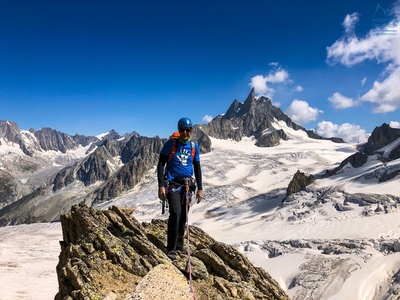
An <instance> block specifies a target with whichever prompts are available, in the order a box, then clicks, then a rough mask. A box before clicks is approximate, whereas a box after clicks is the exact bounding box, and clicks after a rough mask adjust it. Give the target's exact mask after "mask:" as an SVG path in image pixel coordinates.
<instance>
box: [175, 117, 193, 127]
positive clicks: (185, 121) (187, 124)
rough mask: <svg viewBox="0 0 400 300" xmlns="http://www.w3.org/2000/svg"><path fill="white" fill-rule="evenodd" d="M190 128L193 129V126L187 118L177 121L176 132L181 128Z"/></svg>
mask: <svg viewBox="0 0 400 300" xmlns="http://www.w3.org/2000/svg"><path fill="white" fill-rule="evenodd" d="M192 127H193V124H192V121H191V120H190V119H189V118H181V119H180V120H179V121H178V130H179V129H181V128H192Z"/></svg>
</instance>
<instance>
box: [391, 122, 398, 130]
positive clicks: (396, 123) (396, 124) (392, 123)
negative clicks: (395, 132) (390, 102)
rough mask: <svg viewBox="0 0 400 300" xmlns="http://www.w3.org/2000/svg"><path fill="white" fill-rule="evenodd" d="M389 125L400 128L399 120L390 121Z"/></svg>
mask: <svg viewBox="0 0 400 300" xmlns="http://www.w3.org/2000/svg"><path fill="white" fill-rule="evenodd" d="M389 126H390V127H392V128H397V129H400V122H396V121H391V122H390V124H389Z"/></svg>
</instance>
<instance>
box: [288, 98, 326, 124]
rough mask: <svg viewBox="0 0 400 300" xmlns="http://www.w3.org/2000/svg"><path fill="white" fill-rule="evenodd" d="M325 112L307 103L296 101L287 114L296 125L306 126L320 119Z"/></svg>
mask: <svg viewBox="0 0 400 300" xmlns="http://www.w3.org/2000/svg"><path fill="white" fill-rule="evenodd" d="M322 113H323V111H322V110H319V109H318V108H314V107H310V106H309V105H308V103H307V102H306V101H303V100H298V99H295V100H293V102H292V104H290V106H289V108H288V109H287V111H286V114H287V115H288V116H289V117H290V118H291V119H292V120H293V121H294V122H296V123H299V124H306V123H308V122H311V121H315V120H317V119H318V117H319V115H320V114H322Z"/></svg>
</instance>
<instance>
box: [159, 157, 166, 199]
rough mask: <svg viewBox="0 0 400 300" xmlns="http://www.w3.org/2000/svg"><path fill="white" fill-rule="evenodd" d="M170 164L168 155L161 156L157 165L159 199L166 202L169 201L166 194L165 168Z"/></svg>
mask: <svg viewBox="0 0 400 300" xmlns="http://www.w3.org/2000/svg"><path fill="white" fill-rule="evenodd" d="M167 162H168V155H166V154H162V153H161V154H160V158H159V159H158V164H157V180H158V198H160V200H162V201H165V200H166V199H167V195H166V193H165V177H164V176H165V166H166V164H167Z"/></svg>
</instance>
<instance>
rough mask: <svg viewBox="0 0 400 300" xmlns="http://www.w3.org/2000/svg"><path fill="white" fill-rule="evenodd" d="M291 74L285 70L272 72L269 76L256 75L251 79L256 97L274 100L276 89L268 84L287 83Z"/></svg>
mask: <svg viewBox="0 0 400 300" xmlns="http://www.w3.org/2000/svg"><path fill="white" fill-rule="evenodd" d="M288 78H289V73H288V72H287V71H286V70H284V69H278V70H276V71H272V72H270V73H269V74H268V75H267V76H263V75H256V76H254V77H253V78H251V82H250V83H249V85H250V86H251V87H253V88H254V92H255V94H256V95H262V96H266V97H268V98H272V96H273V95H274V94H275V89H273V88H271V87H269V86H268V83H285V82H287V81H288Z"/></svg>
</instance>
